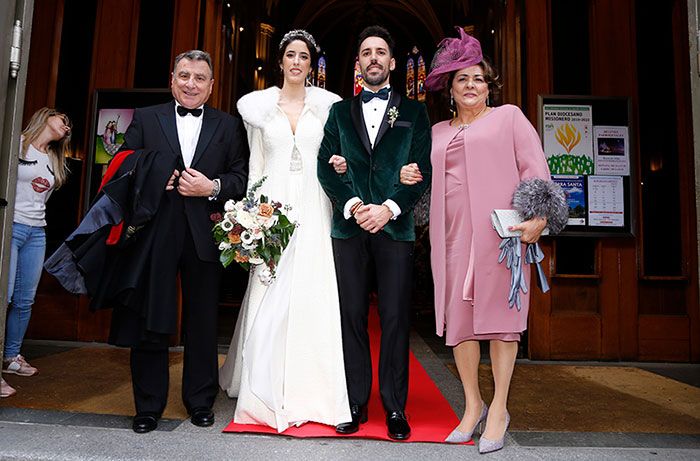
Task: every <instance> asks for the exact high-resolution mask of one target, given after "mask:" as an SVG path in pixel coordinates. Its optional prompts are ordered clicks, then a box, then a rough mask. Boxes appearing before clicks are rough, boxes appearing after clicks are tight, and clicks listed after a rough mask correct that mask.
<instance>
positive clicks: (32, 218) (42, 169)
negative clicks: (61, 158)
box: [13, 144, 56, 227]
mask: <svg viewBox="0 0 700 461" xmlns="http://www.w3.org/2000/svg"><path fill="white" fill-rule="evenodd" d="M55 182H56V178H55V177H54V174H53V168H52V166H51V159H50V158H49V156H48V155H47V154H44V153H42V152H40V151H38V150H37V149H35V148H34V146H32V145H31V144H30V145H29V148H28V149H27V155H26V156H25V158H22V156H21V155H20V157H19V162H18V165H17V189H16V194H15V214H14V219H13V221H14V222H17V223H20V224H25V225H27V226H37V227H43V226H46V219H45V217H46V201H47V200H48V199H49V196H50V195H51V192H53V188H54V184H55Z"/></svg>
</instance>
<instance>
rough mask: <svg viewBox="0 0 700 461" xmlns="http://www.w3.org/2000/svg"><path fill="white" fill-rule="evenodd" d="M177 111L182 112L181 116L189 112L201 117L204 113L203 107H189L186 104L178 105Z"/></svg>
mask: <svg viewBox="0 0 700 461" xmlns="http://www.w3.org/2000/svg"><path fill="white" fill-rule="evenodd" d="M177 113H178V114H180V117H184V116H185V115H187V114H192V115H193V116H195V117H199V116H200V115H202V109H188V108H187V107H184V106H177Z"/></svg>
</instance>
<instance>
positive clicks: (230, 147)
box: [122, 101, 249, 262]
mask: <svg viewBox="0 0 700 461" xmlns="http://www.w3.org/2000/svg"><path fill="white" fill-rule="evenodd" d="M175 117H176V113H175V102H174V101H172V102H169V103H166V104H160V105H156V106H150V107H144V108H141V109H136V111H135V113H134V118H133V120H132V122H131V125H129V128H128V129H127V130H126V133H125V134H124V140H125V142H124V145H123V146H122V149H133V150H136V149H151V150H156V151H160V152H172V153H174V154H175V155H176V157H177V158H178V159H179V160H178V166H177V169H178V170H184V168H185V165H184V163H183V161H182V152H181V151H180V142H179V140H178V134H177V124H176V122H175ZM202 117H204V118H203V119H202V130H201V132H200V134H199V141H198V142H197V148H196V149H195V154H194V157H193V159H192V164H191V165H190V167H191V168H194V169H195V170H197V171H199V172H201V173H202V174H204V175H205V176H206V177H207V178H209V179H215V178H219V180H220V181H221V191H220V192H219V196H218V197H217V200H209V199H208V197H183V196H181V195H180V194H178V192H177V190H173V191H169V192H166V195H168V196H169V198H170V199H172V200H173V201H175V202H177V203H181V206H182V209H183V211H184V215H185V218H186V220H187V225H188V226H189V230H190V232H191V234H192V237H193V238H194V244H195V247H196V249H197V255H198V256H199V258H200V259H201V260H203V261H209V262H218V261H219V250H218V248H217V247H216V245H215V244H214V240H213V237H212V227H213V222H212V221H211V219H210V216H211V214H212V213H213V212H216V211H220V210H221V206H222V204H223V203H224V202H225V201H226V200H228V199H239V198H241V197H242V196H243V195H244V194H245V191H246V185H247V180H248V157H249V151H248V141H247V137H246V133H245V129H244V128H243V124H242V123H241V121H240V119H238V118H237V117H234V116H232V115H229V114H226V113H224V112H221V111H219V110H216V109H213V108H211V107H209V106H204V113H203V115H202Z"/></svg>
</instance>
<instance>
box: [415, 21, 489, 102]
mask: <svg viewBox="0 0 700 461" xmlns="http://www.w3.org/2000/svg"><path fill="white" fill-rule="evenodd" d="M455 29H457V30H458V31H459V38H452V37H447V38H444V39H443V40H442V41H441V42H440V44H439V45H438V49H437V51H436V52H435V56H434V57H433V62H432V63H431V64H430V73H429V74H428V77H427V78H426V79H425V87H426V88H427V89H428V90H430V91H437V90H441V89H443V88H444V87H445V85H446V84H447V77H448V75H449V74H450V72H454V71H456V70H459V69H464V68H465V67H469V66H474V65H476V64H479V63H480V62H481V61H482V60H483V58H484V57H483V55H482V54H481V43H479V40H477V39H475V38H474V37H472V36H471V35H469V34H467V33H466V32H465V31H464V29H463V28H461V27H458V26H455Z"/></svg>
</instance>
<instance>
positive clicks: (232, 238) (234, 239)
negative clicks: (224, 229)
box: [228, 232, 241, 245]
mask: <svg viewBox="0 0 700 461" xmlns="http://www.w3.org/2000/svg"><path fill="white" fill-rule="evenodd" d="M228 241H229V242H231V243H233V244H234V245H235V244H237V243H241V234H234V233H233V232H229V233H228Z"/></svg>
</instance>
